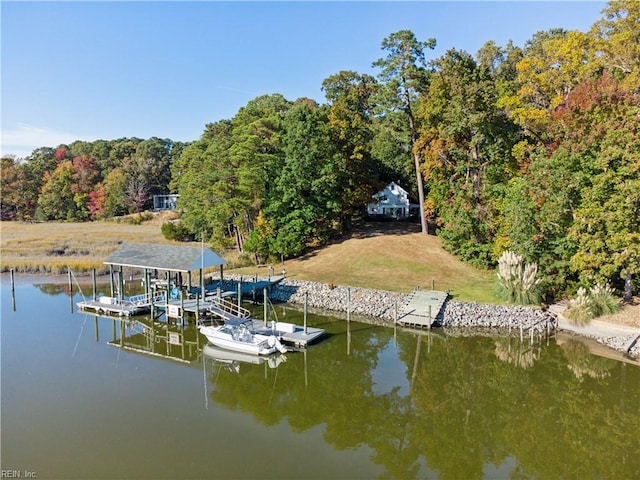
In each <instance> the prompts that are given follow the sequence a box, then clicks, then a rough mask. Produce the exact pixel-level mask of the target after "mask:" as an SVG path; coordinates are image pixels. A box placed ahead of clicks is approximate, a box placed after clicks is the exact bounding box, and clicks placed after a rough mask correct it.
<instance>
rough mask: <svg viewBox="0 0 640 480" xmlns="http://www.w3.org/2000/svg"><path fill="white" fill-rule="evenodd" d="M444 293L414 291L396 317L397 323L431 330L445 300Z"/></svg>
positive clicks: (446, 295)
mask: <svg viewBox="0 0 640 480" xmlns="http://www.w3.org/2000/svg"><path fill="white" fill-rule="evenodd" d="M447 297H448V294H447V293H446V292H439V291H436V290H414V291H413V294H412V295H411V297H410V299H409V301H408V302H407V304H406V305H405V306H404V308H403V309H402V313H401V314H400V315H399V316H398V320H397V322H398V323H401V324H403V325H406V326H414V327H419V328H422V327H427V328H431V326H432V325H433V322H434V321H435V319H436V318H437V317H438V315H439V314H440V311H441V310H442V307H443V306H444V304H445V302H446V300H447Z"/></svg>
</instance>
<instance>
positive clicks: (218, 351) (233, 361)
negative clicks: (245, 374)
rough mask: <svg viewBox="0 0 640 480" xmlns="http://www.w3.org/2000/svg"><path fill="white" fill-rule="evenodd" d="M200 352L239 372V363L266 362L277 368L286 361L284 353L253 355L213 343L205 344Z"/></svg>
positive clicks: (255, 363) (215, 361) (257, 363)
mask: <svg viewBox="0 0 640 480" xmlns="http://www.w3.org/2000/svg"><path fill="white" fill-rule="evenodd" d="M202 354H203V355H204V356H205V357H206V358H208V359H211V360H213V362H214V364H217V365H220V366H224V367H226V368H227V369H228V370H230V371H233V372H235V373H240V364H242V363H247V364H252V365H262V364H266V365H267V366H268V367H269V368H278V366H279V365H280V364H281V363H283V362H286V361H287V356H286V355H285V354H284V353H274V354H272V355H268V356H262V355H253V354H250V353H243V352H233V351H231V350H226V349H224V348H220V347H216V346H214V345H205V346H204V347H203V348H202Z"/></svg>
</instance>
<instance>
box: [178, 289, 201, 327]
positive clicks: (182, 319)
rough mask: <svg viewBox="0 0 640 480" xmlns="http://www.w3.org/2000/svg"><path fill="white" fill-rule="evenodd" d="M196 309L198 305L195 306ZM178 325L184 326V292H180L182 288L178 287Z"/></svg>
mask: <svg viewBox="0 0 640 480" xmlns="http://www.w3.org/2000/svg"><path fill="white" fill-rule="evenodd" d="M197 309H198V305H197V304H196V310H197ZM180 325H184V292H183V291H182V286H180Z"/></svg>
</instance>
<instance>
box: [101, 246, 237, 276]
mask: <svg viewBox="0 0 640 480" xmlns="http://www.w3.org/2000/svg"><path fill="white" fill-rule="evenodd" d="M104 263H105V264H106V265H117V266H122V267H133V268H148V269H158V270H169V271H172V272H191V271H194V270H200V269H201V268H207V267H218V266H220V265H225V264H226V263H227V262H225V261H224V260H223V259H222V258H221V257H220V256H218V255H217V254H216V253H214V252H213V251H212V250H210V249H208V248H202V247H183V246H177V245H156V244H153V243H123V244H122V245H120V247H118V249H117V250H116V251H115V252H113V253H112V254H111V255H109V256H108V257H107V259H106V260H105V261H104Z"/></svg>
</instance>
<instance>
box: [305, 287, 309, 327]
mask: <svg viewBox="0 0 640 480" xmlns="http://www.w3.org/2000/svg"><path fill="white" fill-rule="evenodd" d="M308 311H309V292H304V334H305V335H306V334H307V313H308Z"/></svg>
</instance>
